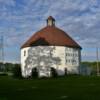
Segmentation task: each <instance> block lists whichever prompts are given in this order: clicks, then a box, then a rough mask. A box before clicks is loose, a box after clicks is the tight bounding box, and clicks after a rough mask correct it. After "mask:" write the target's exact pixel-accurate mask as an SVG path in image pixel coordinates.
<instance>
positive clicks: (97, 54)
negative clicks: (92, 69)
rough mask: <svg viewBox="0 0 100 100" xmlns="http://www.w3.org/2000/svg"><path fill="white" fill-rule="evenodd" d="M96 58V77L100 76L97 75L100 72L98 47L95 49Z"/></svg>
mask: <svg viewBox="0 0 100 100" xmlns="http://www.w3.org/2000/svg"><path fill="white" fill-rule="evenodd" d="M96 56H97V57H96V58H97V76H99V75H100V73H99V71H100V69H99V57H98V47H97V48H96Z"/></svg>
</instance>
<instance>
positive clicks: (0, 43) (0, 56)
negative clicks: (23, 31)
mask: <svg viewBox="0 0 100 100" xmlns="http://www.w3.org/2000/svg"><path fill="white" fill-rule="evenodd" d="M0 60H1V63H2V64H1V66H0V71H1V72H3V71H4V70H5V66H4V37H3V35H2V36H1V37H0Z"/></svg>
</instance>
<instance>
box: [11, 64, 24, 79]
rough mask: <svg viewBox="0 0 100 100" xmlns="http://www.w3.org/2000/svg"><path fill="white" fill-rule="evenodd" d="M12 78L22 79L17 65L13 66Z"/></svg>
mask: <svg viewBox="0 0 100 100" xmlns="http://www.w3.org/2000/svg"><path fill="white" fill-rule="evenodd" d="M13 76H14V77H16V78H22V75H21V67H20V65H19V64H15V66H14V68H13Z"/></svg>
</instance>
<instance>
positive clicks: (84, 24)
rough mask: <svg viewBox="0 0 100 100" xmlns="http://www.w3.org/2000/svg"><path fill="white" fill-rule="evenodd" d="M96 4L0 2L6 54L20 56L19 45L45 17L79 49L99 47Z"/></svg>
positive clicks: (99, 0)
mask: <svg viewBox="0 0 100 100" xmlns="http://www.w3.org/2000/svg"><path fill="white" fill-rule="evenodd" d="M73 2H74V3H73ZM99 5H100V0H0V35H1V34H4V36H5V40H6V41H5V45H6V46H7V48H6V51H5V52H6V54H7V49H9V48H12V50H13V51H14V50H15V51H17V53H18V54H19V55H20V50H19V48H20V46H21V45H22V44H23V43H24V42H25V41H26V40H27V39H28V38H29V37H30V36H31V35H32V34H33V33H34V32H36V31H38V30H39V29H41V28H42V27H44V26H45V25H46V21H45V20H46V18H47V17H48V16H49V15H52V16H54V17H55V19H56V24H57V26H58V27H60V28H62V29H63V30H65V31H66V32H67V33H68V34H69V35H70V36H72V37H73V38H74V39H75V40H76V41H77V42H78V43H79V44H80V45H81V46H82V47H83V48H86V47H93V48H94V47H95V44H97V45H100V42H99V41H100V34H99V32H100V24H99V23H100V6H99ZM15 46H17V47H18V49H14V48H15ZM84 51H85V52H88V51H87V50H84ZM13 54H14V53H13ZM13 54H12V55H13ZM87 54H88V53H87ZM15 56H16V54H15ZM6 57H7V59H8V56H7V55H6Z"/></svg>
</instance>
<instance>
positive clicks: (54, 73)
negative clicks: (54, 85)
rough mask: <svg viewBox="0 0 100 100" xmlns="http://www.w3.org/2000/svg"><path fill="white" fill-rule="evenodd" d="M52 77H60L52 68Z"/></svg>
mask: <svg viewBox="0 0 100 100" xmlns="http://www.w3.org/2000/svg"><path fill="white" fill-rule="evenodd" d="M51 76H52V77H57V76H58V75H57V71H56V69H55V68H51Z"/></svg>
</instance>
